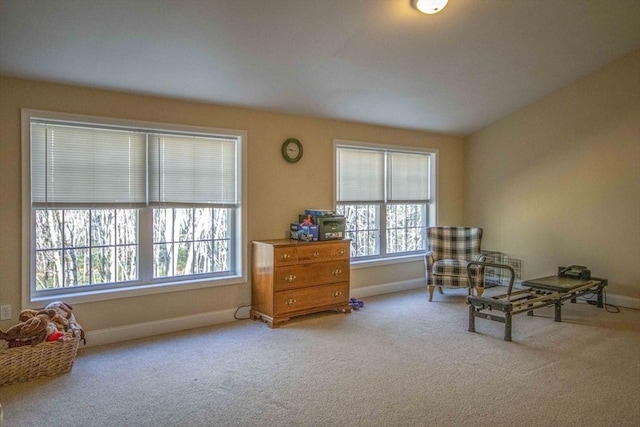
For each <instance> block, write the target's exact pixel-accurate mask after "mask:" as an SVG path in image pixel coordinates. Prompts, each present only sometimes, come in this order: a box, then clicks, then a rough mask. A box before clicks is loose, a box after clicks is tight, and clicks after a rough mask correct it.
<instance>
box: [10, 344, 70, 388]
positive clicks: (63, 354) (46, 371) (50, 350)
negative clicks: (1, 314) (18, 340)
mask: <svg viewBox="0 0 640 427" xmlns="http://www.w3.org/2000/svg"><path fill="white" fill-rule="evenodd" d="M79 342H80V337H79V336H75V337H74V336H71V334H67V335H65V337H64V339H63V340H62V341H56V342H43V343H40V344H38V345H34V346H30V345H29V346H23V347H14V348H4V349H0V386H4V385H9V384H13V383H17V382H24V381H29V380H33V379H35V378H40V377H49V376H52V375H58V374H63V373H65V372H69V371H70V370H71V368H72V367H73V362H74V361H75V358H76V353H77V351H78V343H79Z"/></svg>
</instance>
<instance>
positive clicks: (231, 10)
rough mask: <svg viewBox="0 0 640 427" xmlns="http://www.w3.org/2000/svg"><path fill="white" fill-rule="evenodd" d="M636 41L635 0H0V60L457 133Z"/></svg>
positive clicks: (20, 68)
mask: <svg viewBox="0 0 640 427" xmlns="http://www.w3.org/2000/svg"><path fill="white" fill-rule="evenodd" d="M638 48H640V0H450V1H449V5H448V6H447V7H446V8H445V9H444V10H443V11H442V12H441V13H439V14H436V15H423V14H421V13H419V12H417V11H416V10H414V9H412V8H411V7H410V1H409V0H179V1H178V0H171V1H170V0H36V1H31V0H0V74H1V75H5V76H16V77H24V78H33V79H38V80H46V81H54V82H62V83H71V84H79V85H83V86H92V87H98V88H106V89H116V90H123V91H128V92H135V93H142V94H154V95H160V96H167V97H173V98H181V99H188V100H197V101H205V102H212V103H217V104H225V105H233V106H241V107H249V108H254V109H261V110H268V111H277V112H285V113H294V114H302V115H308V116H318V117H328V118H336V119H344V120H350V121H356V122H364V123H375V124H380V125H388V126H394V127H402V128H409V129H420V130H430V131H436V132H442V133H448V134H458V135H464V134H469V133H471V132H474V131H476V130H479V129H481V128H483V127H484V126H486V125H488V124H490V123H492V122H494V121H495V120H497V119H500V118H501V117H504V116H505V115H507V114H509V113H511V112H514V111H516V110H518V109H519V108H522V107H524V106H525V105H527V104H529V103H531V102H533V101H535V100H537V99H539V98H541V97H543V96H544V95H546V94H548V93H550V92H552V91H554V90H556V89H558V88H561V87H563V86H565V85H567V84H569V83H571V82H573V81H575V80H577V79H579V78H581V77H583V76H585V75H587V74H589V73H591V72H593V71H595V70H596V69H598V68H600V67H601V66H603V65H605V64H606V63H608V62H610V61H612V60H614V59H616V58H618V57H620V56H622V55H624V54H626V53H628V52H630V51H632V50H635V49H638Z"/></svg>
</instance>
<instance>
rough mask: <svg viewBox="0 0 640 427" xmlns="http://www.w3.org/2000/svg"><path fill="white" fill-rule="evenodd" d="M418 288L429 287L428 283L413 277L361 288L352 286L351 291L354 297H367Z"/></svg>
mask: <svg viewBox="0 0 640 427" xmlns="http://www.w3.org/2000/svg"><path fill="white" fill-rule="evenodd" d="M418 288H425V289H427V285H425V283H424V279H412V280H405V281H403V282H393V283H385V284H382V285H373V286H365V287H361V288H351V290H350V292H351V296H352V297H354V298H366V297H373V296H376V295H383V294H391V293H393V292H402V291H408V290H410V289H418Z"/></svg>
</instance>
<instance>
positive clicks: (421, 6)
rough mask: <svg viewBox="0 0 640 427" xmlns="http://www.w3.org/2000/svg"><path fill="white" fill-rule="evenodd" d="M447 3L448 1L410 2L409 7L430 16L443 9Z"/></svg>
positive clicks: (413, 0)
mask: <svg viewBox="0 0 640 427" xmlns="http://www.w3.org/2000/svg"><path fill="white" fill-rule="evenodd" d="M448 2H449V0H411V6H413V7H415V8H416V9H418V10H419V11H420V12H422V13H426V14H428V15H432V14H434V13H438V12H440V11H441V10H442V9H444V7H445V6H446V5H447V3H448Z"/></svg>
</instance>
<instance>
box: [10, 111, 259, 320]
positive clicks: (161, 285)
mask: <svg viewBox="0 0 640 427" xmlns="http://www.w3.org/2000/svg"><path fill="white" fill-rule="evenodd" d="M33 118H38V119H50V120H57V121H68V122H82V123H86V124H96V125H108V126H114V127H123V128H129V129H130V128H136V129H145V130H151V131H161V132H162V131H171V132H184V133H189V134H206V135H212V134H213V135H229V136H233V137H235V138H237V141H238V142H237V147H238V150H239V153H240V156H239V157H240V158H239V161H240V175H239V176H238V177H237V179H238V185H240V189H241V194H240V195H238V198H239V207H238V208H236V209H235V212H236V218H235V226H236V234H237V235H239V236H240V238H239V239H238V240H237V241H236V242H235V249H236V253H235V256H236V260H239V265H235V266H234V269H235V271H234V275H233V276H228V277H224V278H221V279H216V278H211V277H209V278H206V279H204V280H203V279H200V280H198V279H194V280H192V281H179V280H177V279H178V278H175V279H176V280H175V281H170V280H165V281H157V282H155V283H148V284H144V285H141V286H136V285H134V286H130V287H124V286H123V287H120V288H119V287H114V288H112V289H105V290H85V289H86V287H83V291H82V292H73V291H74V289H69V293H67V294H59V293H57V294H56V295H51V296H39V297H33V296H32V295H31V272H32V271H34V270H35V266H34V263H35V259H34V258H33V257H32V256H31V254H33V253H35V248H34V247H33V245H34V242H33V240H34V239H33V236H32V232H33V230H32V219H31V215H32V210H31V152H30V150H31V141H30V127H31V126H30V125H31V119H33ZM247 136H248V133H247V131H243V130H236V129H221V128H211V127H203V126H189V125H180V124H174V123H158V122H148V121H138V120H127V119H117V118H110V117H99V116H88V115H82V114H69V113H57V112H52V111H42V110H32V109H27V108H23V109H22V110H21V151H22V158H21V162H22V165H21V166H22V189H21V190H22V205H21V206H22V211H21V220H22V236H23V238H22V247H21V253H22V260H21V263H22V266H21V274H22V277H21V281H22V298H21V300H22V307H25V308H26V307H40V306H42V303H46V302H48V301H50V300H52V299H55V300H58V299H65V300H67V301H69V302H73V301H75V302H89V301H102V300H108V299H116V298H125V297H131V296H139V295H150V294H157V293H164V292H173V291H183V290H188V289H198V288H204V287H214V286H225V285H230V284H247V283H248V262H249V260H248V244H247V242H248V216H247V206H248V197H247V194H248V189H247V182H248V181H247V176H248V171H247V169H248V166H247V151H248V150H247V144H248V142H247ZM141 243H142V242H141ZM141 250H144V248H141ZM141 256H142V254H141ZM141 278H142V277H141Z"/></svg>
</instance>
